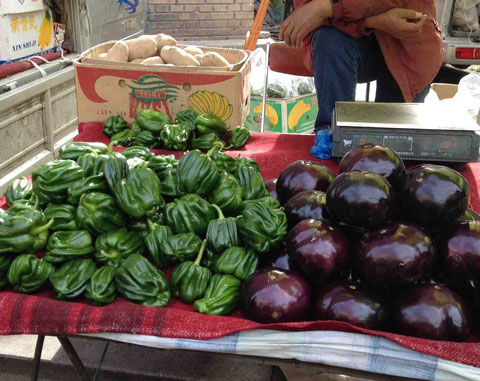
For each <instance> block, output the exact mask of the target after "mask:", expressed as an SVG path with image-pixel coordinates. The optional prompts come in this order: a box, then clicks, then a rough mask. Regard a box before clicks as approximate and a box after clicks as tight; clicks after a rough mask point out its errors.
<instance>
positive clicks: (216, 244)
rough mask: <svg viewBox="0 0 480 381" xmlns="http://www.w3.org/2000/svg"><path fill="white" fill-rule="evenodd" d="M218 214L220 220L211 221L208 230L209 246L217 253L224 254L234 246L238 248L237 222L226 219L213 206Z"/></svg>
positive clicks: (230, 218) (229, 218) (217, 208)
mask: <svg viewBox="0 0 480 381" xmlns="http://www.w3.org/2000/svg"><path fill="white" fill-rule="evenodd" d="M212 206H213V207H214V208H215V209H216V210H217V213H218V219H216V220H211V221H210V222H209V223H208V229H207V245H208V247H209V248H210V249H212V250H213V251H215V252H217V253H222V252H223V251H225V250H226V249H228V248H229V247H232V246H238V245H239V240H238V232H237V220H236V218H233V217H228V218H225V216H224V215H223V213H222V210H221V209H220V208H219V207H218V206H217V205H215V204H213V205H212Z"/></svg>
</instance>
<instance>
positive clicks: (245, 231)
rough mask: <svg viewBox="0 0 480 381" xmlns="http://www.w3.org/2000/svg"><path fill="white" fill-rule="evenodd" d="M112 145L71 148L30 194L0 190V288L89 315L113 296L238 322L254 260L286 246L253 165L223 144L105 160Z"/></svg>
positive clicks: (135, 151) (20, 185)
mask: <svg viewBox="0 0 480 381" xmlns="http://www.w3.org/2000/svg"><path fill="white" fill-rule="evenodd" d="M150 116H151V115H150ZM116 122H118V123H119V126H116V128H117V129H120V128H125V124H124V123H121V120H116ZM157 122H158V121H157ZM204 123H205V125H208V126H209V128H210V129H213V128H214V126H212V125H211V124H208V120H204ZM151 124H152V125H151V128H152V129H153V127H154V126H155V124H154V121H151ZM114 127H115V126H114V125H110V124H109V128H110V131H109V132H112V133H113V132H115V131H116V130H115V128H114ZM116 144H117V141H112V142H111V143H110V145H109V146H108V147H107V146H106V145H104V144H101V143H85V142H73V143H70V144H68V145H66V146H65V147H63V148H62V149H61V150H60V158H59V159H58V160H54V161H51V162H47V163H45V164H43V165H42V166H40V167H39V168H38V169H36V170H35V171H34V172H33V174H32V182H29V181H28V180H27V179H26V178H21V179H17V180H15V181H14V182H13V183H12V184H10V185H9V186H8V188H7V190H6V192H5V199H6V202H7V205H8V206H9V208H8V209H7V210H5V211H4V210H2V209H0V288H3V287H8V286H11V287H12V288H13V290H14V291H16V292H20V293H27V294H32V293H37V292H40V291H42V290H46V289H49V288H51V289H53V290H54V292H55V295H56V297H57V298H58V299H60V300H75V299H78V298H81V297H85V298H86V299H87V300H89V301H90V302H91V303H92V304H94V305H98V306H103V305H107V304H110V303H112V302H113V301H115V300H116V298H117V297H119V296H123V297H125V298H127V299H128V300H130V301H132V302H134V303H139V304H142V305H146V306H152V307H164V306H167V305H168V303H169V301H170V299H171V298H172V297H174V298H178V299H180V300H181V301H183V302H184V303H188V304H193V307H194V309H195V310H196V311H198V312H200V313H204V314H208V315H226V314H229V313H231V312H233V311H234V310H236V309H237V308H238V305H239V300H240V288H241V285H242V283H243V282H244V281H245V280H246V279H248V278H249V277H250V276H251V275H252V274H253V273H255V272H256V271H257V270H258V268H259V256H260V255H263V254H264V253H266V252H268V251H270V250H272V249H273V248H274V247H277V246H278V245H280V244H281V243H282V242H283V241H284V239H285V237H286V234H287V218H286V215H285V213H284V212H283V209H281V208H280V203H279V202H278V201H277V200H276V199H274V198H271V197H270V196H269V193H268V191H267V188H266V186H265V183H264V181H263V178H262V175H261V173H260V170H259V167H258V164H257V163H256V162H255V161H254V160H252V159H249V158H247V157H240V156H239V157H236V158H233V157H230V156H228V155H227V154H225V153H223V152H221V149H222V148H223V143H216V144H213V146H212V147H211V148H210V149H208V150H207V152H206V153H203V152H202V151H200V150H198V149H193V150H190V151H187V152H186V153H185V154H184V155H183V156H182V157H181V158H180V159H179V160H177V159H176V158H175V157H174V156H173V155H154V154H153V153H152V152H151V151H150V150H149V149H148V148H146V147H143V146H131V147H128V148H127V149H125V150H123V151H122V152H115V151H114V149H113V148H114V147H115V146H116ZM40 253H41V255H40ZM166 269H168V270H171V271H169V272H168V273H169V278H167V276H166V275H165V270H166Z"/></svg>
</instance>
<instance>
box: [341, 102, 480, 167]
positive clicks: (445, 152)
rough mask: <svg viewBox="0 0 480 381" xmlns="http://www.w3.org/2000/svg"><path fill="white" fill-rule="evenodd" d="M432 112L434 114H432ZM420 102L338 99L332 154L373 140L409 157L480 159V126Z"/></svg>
mask: <svg viewBox="0 0 480 381" xmlns="http://www.w3.org/2000/svg"><path fill="white" fill-rule="evenodd" d="M432 111H433V112H434V113H435V116H434V117H429V114H430V115H431V113H432ZM439 115H441V112H439V111H438V110H432V108H431V107H425V105H419V104H381V103H359V102H354V103H350V102H338V103H337V107H336V109H335V112H334V119H333V123H332V143H333V144H332V146H333V147H332V148H333V149H332V151H333V156H335V157H342V156H343V155H345V154H346V153H347V152H348V151H350V150H351V149H352V148H355V147H358V146H359V145H362V144H365V143H373V144H379V145H383V146H386V147H389V148H392V149H393V150H395V151H396V152H398V154H399V155H400V156H401V157H403V158H404V159H406V160H424V161H445V162H475V161H478V153H479V140H480V136H479V135H478V134H477V131H479V129H480V127H479V126H478V125H477V124H476V123H475V122H474V121H473V120H468V119H462V118H452V116H451V114H450V115H449V116H447V117H444V118H442V117H439Z"/></svg>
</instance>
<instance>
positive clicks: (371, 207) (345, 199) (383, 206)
mask: <svg viewBox="0 0 480 381" xmlns="http://www.w3.org/2000/svg"><path fill="white" fill-rule="evenodd" d="M326 194H327V211H328V214H329V215H330V216H332V218H334V219H335V220H338V221H340V222H343V223H345V224H347V225H352V226H357V227H365V228H378V227H381V226H383V225H385V224H386V223H388V220H389V218H390V215H391V212H392V204H393V196H392V188H391V186H390V184H389V182H388V181H387V180H385V178H383V177H382V176H380V175H377V174H375V173H372V172H365V171H352V172H346V173H342V174H341V175H339V176H338V177H337V178H336V179H335V180H334V181H333V182H332V184H330V186H329V187H328V189H327V192H326Z"/></svg>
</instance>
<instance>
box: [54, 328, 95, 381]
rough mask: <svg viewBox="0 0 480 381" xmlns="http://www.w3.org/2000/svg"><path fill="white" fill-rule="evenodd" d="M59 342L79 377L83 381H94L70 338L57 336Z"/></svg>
mask: <svg viewBox="0 0 480 381" xmlns="http://www.w3.org/2000/svg"><path fill="white" fill-rule="evenodd" d="M57 339H58V341H60V344H61V345H62V348H63V350H64V351H65V353H66V354H67V356H68V358H69V359H70V362H71V363H72V365H73V367H74V368H75V371H76V372H77V374H78V376H79V377H80V380H81V381H92V377H91V376H90V374H89V373H88V372H87V370H86V369H85V366H84V365H83V363H82V360H81V359H80V357H78V354H77V351H76V350H75V348H74V347H73V345H72V343H71V342H70V340H68V338H66V337H64V336H57Z"/></svg>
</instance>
